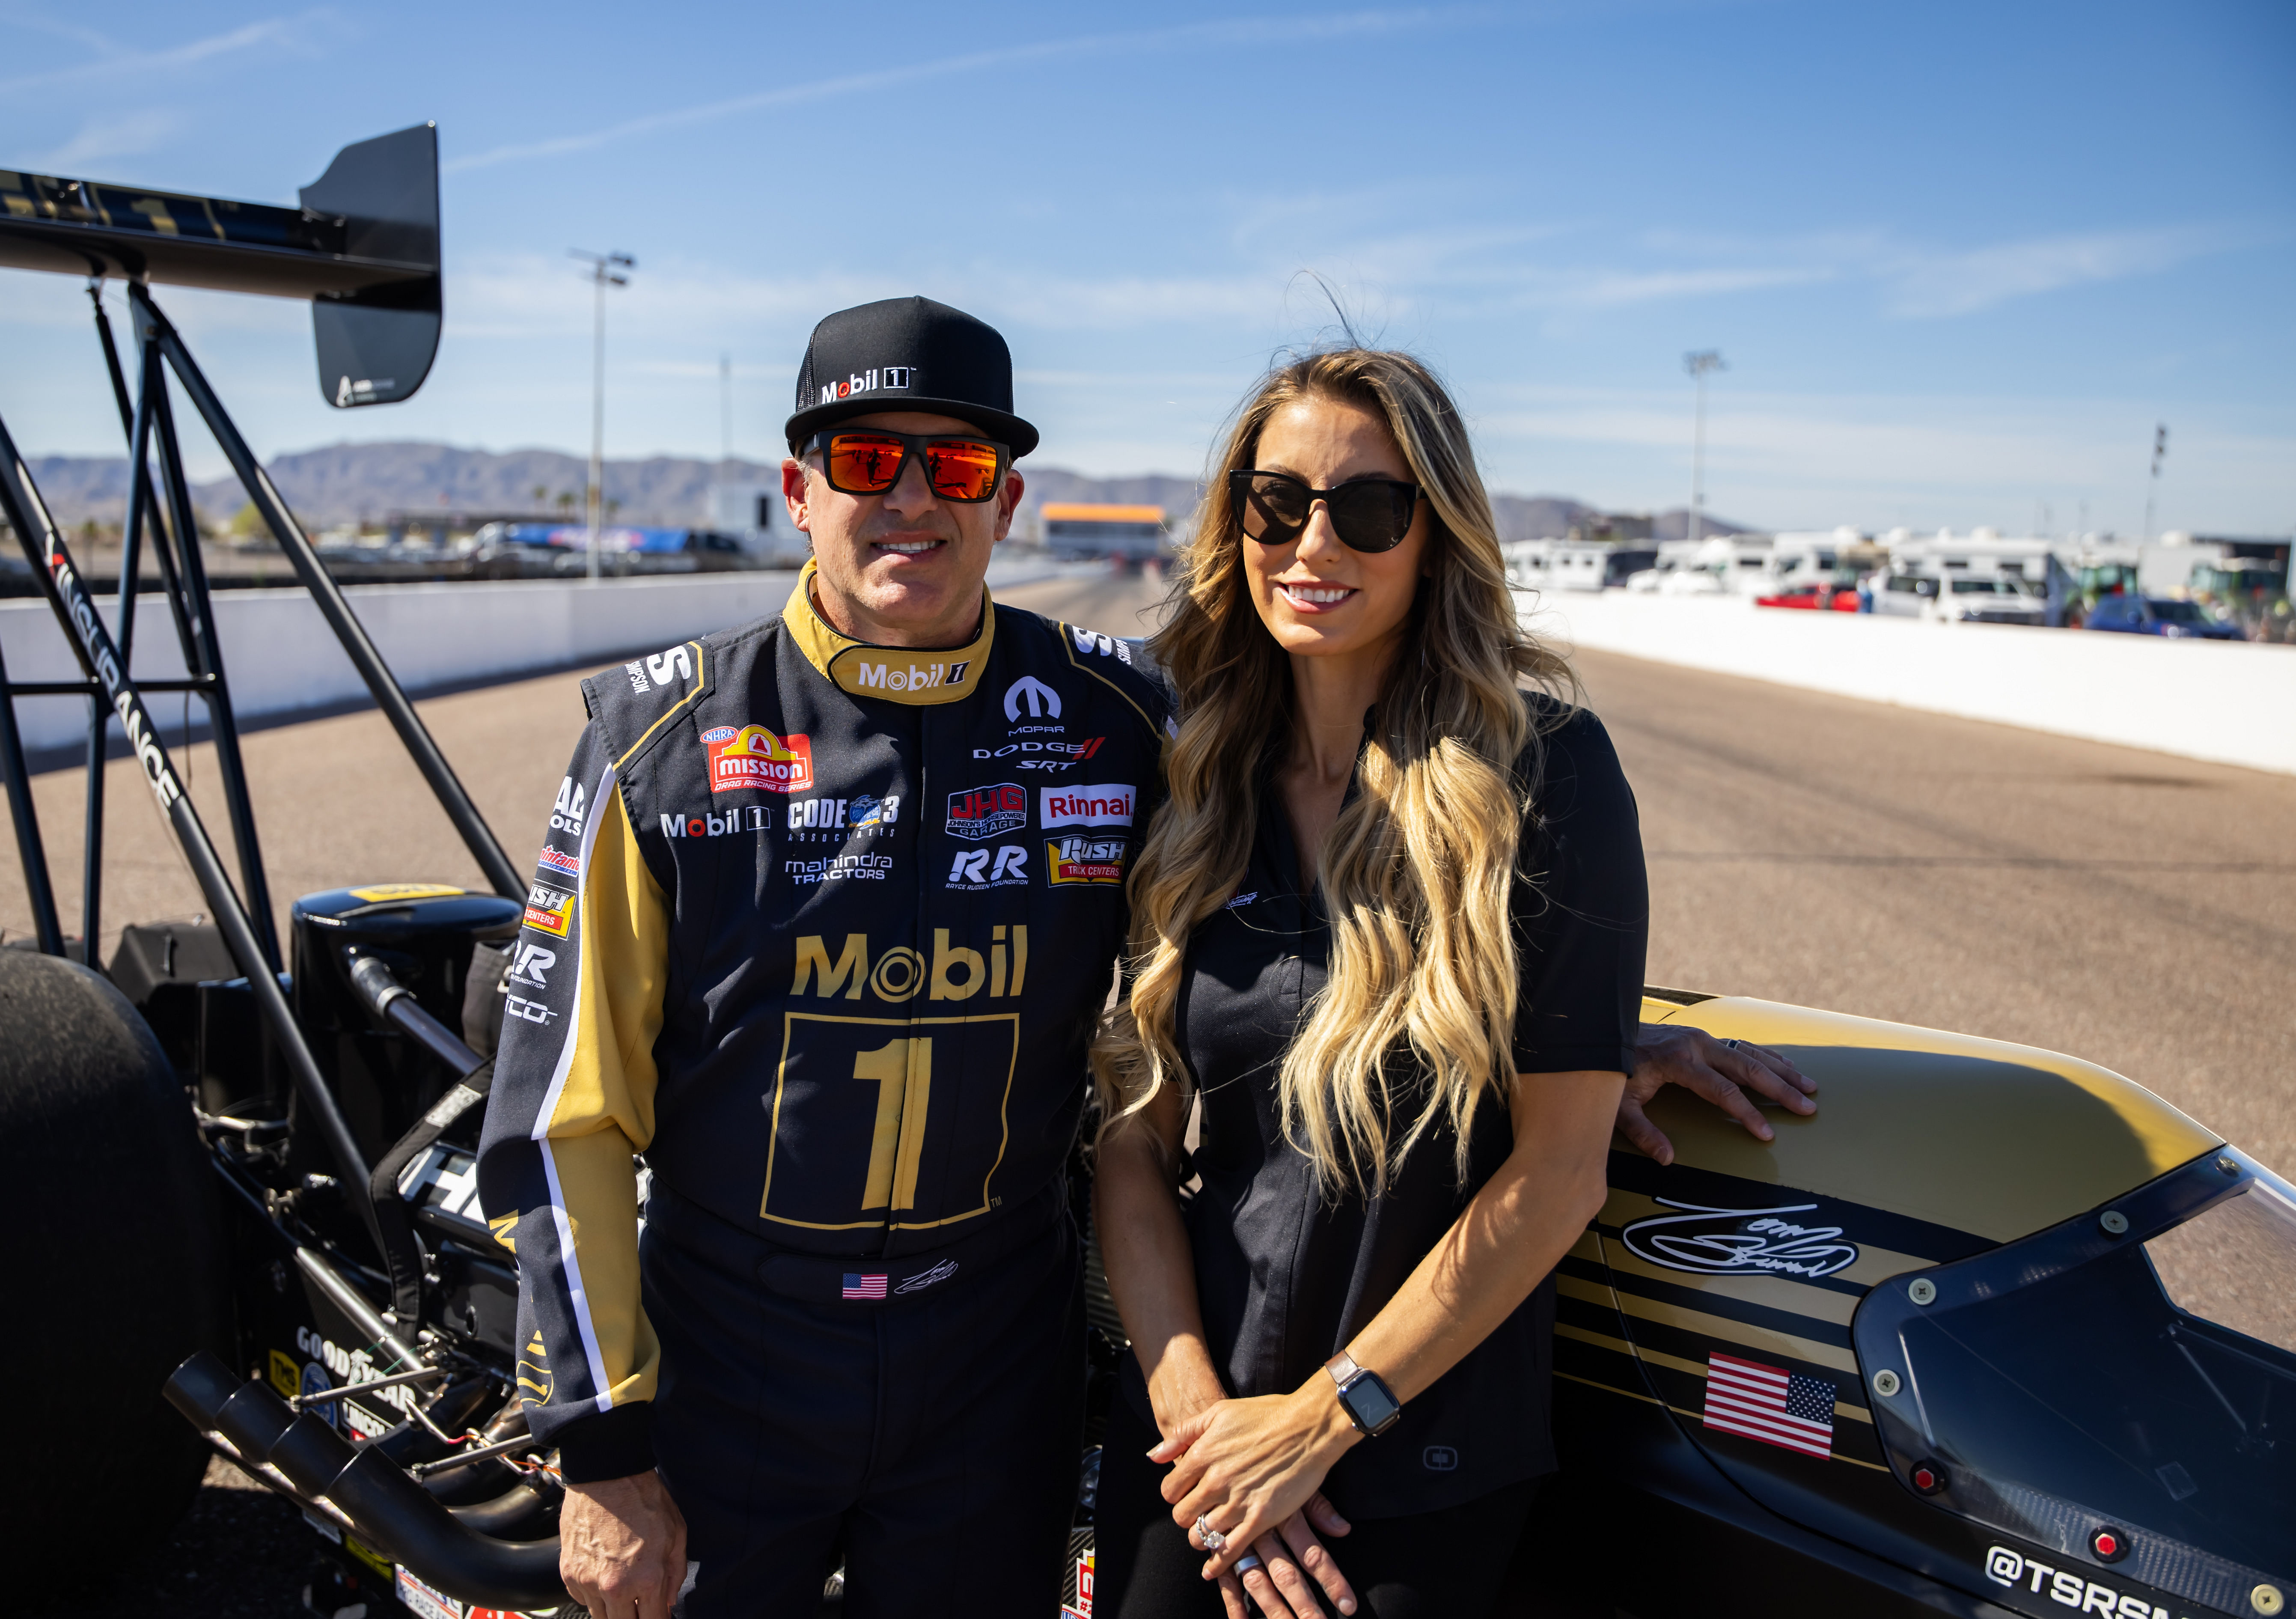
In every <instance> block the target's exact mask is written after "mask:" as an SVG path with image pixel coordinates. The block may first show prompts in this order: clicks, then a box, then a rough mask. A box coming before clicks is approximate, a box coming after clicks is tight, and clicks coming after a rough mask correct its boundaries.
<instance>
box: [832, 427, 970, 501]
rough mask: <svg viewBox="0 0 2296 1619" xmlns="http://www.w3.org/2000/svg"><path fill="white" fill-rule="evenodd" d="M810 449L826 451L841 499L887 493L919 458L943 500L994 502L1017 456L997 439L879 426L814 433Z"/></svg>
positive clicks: (833, 486)
mask: <svg viewBox="0 0 2296 1619" xmlns="http://www.w3.org/2000/svg"><path fill="white" fill-rule="evenodd" d="M807 448H808V449H817V450H819V451H820V452H821V464H822V470H823V471H824V473H826V474H827V475H828V478H829V487H830V488H831V489H835V490H836V491H837V492H838V493H840V495H882V494H884V493H885V492H886V491H887V490H889V489H891V488H892V487H893V486H894V485H895V484H897V483H898V482H899V481H901V473H902V472H903V470H904V469H905V468H906V467H907V465H908V464H909V457H910V456H916V457H918V458H919V459H920V460H921V461H922V462H923V463H924V469H925V481H926V482H927V483H929V484H931V486H932V492H933V493H934V494H935V495H938V496H939V497H940V498H941V499H943V500H962V501H968V502H972V503H974V504H978V503H979V502H980V501H983V500H988V499H991V498H993V497H995V496H996V486H997V484H998V483H999V482H1001V481H1003V479H1004V476H1005V465H1006V464H1008V463H1009V462H1010V461H1011V459H1012V456H1013V452H1012V451H1011V449H1009V448H1007V447H1005V445H1002V444H999V443H997V442H996V440H993V439H964V438H951V437H950V436H949V435H947V433H896V432H886V431H883V430H881V429H879V428H848V429H845V430H844V431H835V430H832V431H827V432H818V433H816V434H814V436H813V439H812V441H811V442H810V443H809V444H808V446H807Z"/></svg>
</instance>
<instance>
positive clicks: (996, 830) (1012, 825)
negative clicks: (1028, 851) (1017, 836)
mask: <svg viewBox="0 0 2296 1619" xmlns="http://www.w3.org/2000/svg"><path fill="white" fill-rule="evenodd" d="M1028 824H1029V793H1028V789H1027V788H1025V787H1023V786H1021V784H1020V783H1018V782H1011V781H1001V782H997V783H996V784H995V785H993V786H987V787H967V788H965V789H964V791H963V792H961V793H950V794H949V795H948V834H949V836H951V837H953V838H969V839H972V841H973V842H980V841H982V840H984V839H987V838H993V837H999V836H1002V835H1003V834H1005V833H1008V832H1018V831H1019V830H1020V829H1021V827H1023V826H1027V825H1028Z"/></svg>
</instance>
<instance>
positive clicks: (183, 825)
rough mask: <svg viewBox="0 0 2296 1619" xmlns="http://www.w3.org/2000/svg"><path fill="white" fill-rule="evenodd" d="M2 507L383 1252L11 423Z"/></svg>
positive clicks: (212, 854) (376, 1225) (331, 1112)
mask: <svg viewBox="0 0 2296 1619" xmlns="http://www.w3.org/2000/svg"><path fill="white" fill-rule="evenodd" d="M0 512H4V514H5V515H6V517H7V519H8V522H9V523H10V525H11V526H12V527H13V528H14V529H15V530H16V532H17V533H18V534H19V535H20V536H21V537H22V538H23V539H24V541H25V544H26V545H27V547H29V545H30V543H31V537H32V536H33V535H34V534H35V533H37V534H38V535H39V536H40V537H41V542H42V544H43V545H44V546H45V548H46V552H47V555H45V557H44V558H42V559H41V560H42V562H43V563H44V564H45V566H44V568H43V571H42V576H43V577H44V578H45V579H48V580H49V581H50V589H51V591H52V593H53V594H52V596H51V603H52V604H53V605H54V606H55V607H56V608H57V610H58V611H59V612H61V614H62V616H63V619H64V622H65V625H66V628H67V629H69V630H70V632H71V636H72V637H73V639H74V643H75V645H77V646H78V649H79V653H80V658H81V661H82V662H84V663H86V665H87V666H88V668H89V670H90V671H91V672H92V673H93V674H94V677H95V678H96V679H97V680H99V681H101V682H102V686H103V690H104V694H105V695H106V696H107V697H108V698H109V699H110V700H111V706H112V708H113V710H114V711H116V712H117V713H118V714H119V723H120V725H121V726H122V727H124V728H125V729H126V730H127V741H128V745H129V746H131V747H132V748H134V749H135V758H136V761H137V763H139V764H140V765H141V766H142V767H143V777H144V780H145V781H146V782H147V783H148V784H149V785H150V786H151V788H152V796H153V797H154V798H156V799H157V800H159V803H160V814H161V815H162V816H164V817H166V818H167V820H168V825H169V826H171V827H173V828H174V830H175V834H176V842H177V843H178V844H179V845H181V846H182V848H183V851H184V862H185V863H186V864H187V865H189V866H190V867H191V868H192V875H193V878H194V879H196V880H197V881H198V883H199V885H200V892H201V894H202V895H204V896H205V897H206V900H207V902H208V908H209V912H210V914H212V915H213V916H214V917H215V919H216V924H217V927H219V928H220V929H221V930H222V933H223V938H224V943H225V946H226V947H228V948H229V949H230V951H231V958H232V959H233V960H234V962H236V963H238V964H239V969H240V971H241V972H242V973H244V974H247V982H248V988H249V989H250V990H251V991H252V992H253V993H254V996H255V1004H256V1007H257V1008H258V1010H259V1011H260V1012H261V1013H262V1015H263V1021H264V1023H266V1025H268V1026H269V1028H270V1031H271V1034H272V1037H273V1038H274V1039H275V1040H277V1041H278V1042H279V1049H280V1053H281V1055H282V1056H283V1057H284V1058H285V1059H286V1062H287V1067H288V1072H290V1073H291V1074H292V1075H293V1076H294V1079H295V1086H296V1089H298V1090H299V1091H300V1092H301V1093H302V1096H303V1100H304V1103H305V1105H307V1106H308V1107H309V1108H310V1110H311V1113H312V1115H313V1117H315V1118H316V1120H317V1121H318V1124H319V1131H320V1133H321V1134H322V1135H323V1136H324V1137H325V1138H326V1141H327V1146H328V1147H329V1148H330V1149H331V1150H332V1153H333V1155H334V1159H335V1163H336V1166H337V1168H338V1169H340V1171H341V1172H342V1176H343V1179H344V1182H345V1188H346V1190H347V1191H348V1193H349V1195H350V1197H351V1199H352V1201H353V1202H354V1203H355V1204H357V1207H358V1211H359V1213H360V1215H361V1216H362V1217H363V1219H364V1220H365V1226H366V1229H367V1235H368V1237H370V1239H372V1240H373V1243H374V1247H375V1252H376V1253H385V1252H387V1250H386V1249H385V1248H384V1247H383V1238H382V1229H381V1222H380V1221H379V1220H377V1219H376V1218H375V1212H374V1204H373V1200H372V1199H371V1198H369V1197H368V1196H366V1195H365V1194H366V1187H367V1182H368V1179H369V1171H368V1169H367V1165H366V1159H365V1156H364V1155H362V1154H361V1153H360V1152H359V1148H358V1142H357V1139H356V1138H354V1137H353V1136H352V1135H351V1130H350V1125H349V1124H348V1122H346V1121H345V1120H344V1118H343V1114H342V1109H341V1108H340V1107H338V1106H337V1105H335V1098H334V1095H333V1093H332V1091H330V1090H329V1089H327V1082H326V1081H325V1079H324V1077H322V1076H321V1074H320V1072H319V1066H318V1064H317V1063H316V1062H315V1061H313V1060H312V1056H311V1048H310V1047H309V1045H308V1044H307V1043H306V1042H305V1040H304V1039H303V1031H302V1030H301V1029H300V1028H299V1027H297V1025H296V1023H295V1015H294V1013H293V1012H292V1011H291V1009H290V1008H289V1007H288V1005H287V997H286V995H285V994H284V993H283V991H282V990H281V989H280V987H279V979H278V976H277V975H276V974H274V973H273V972H272V971H271V969H270V966H269V964H268V963H267V962H266V961H265V960H264V957H263V949H262V946H261V945H260V944H259V943H258V941H257V939H256V934H255V929H254V926H253V925H252V924H251V923H250V921H249V920H248V916H247V909H246V908H245V907H244V906H242V904H241V903H240V900H239V895H238V893H237V892H234V890H233V888H232V885H231V878H230V877H229V875H226V874H225V871H224V868H223V861H222V859H220V858H219V857H218V856H217V853H216V849H215V844H214V843H213V842H210V841H209V837H208V832H207V827H206V826H203V825H201V821H200V812H199V811H198V810H197V809H194V808H193V804H192V801H191V797H190V795H189V794H187V793H184V787H183V783H182V782H181V781H180V780H179V779H178V778H177V777H176V768H175V766H174V765H173V764H172V763H170V762H169V760H168V750H167V746H166V744H163V743H162V742H161V741H160V730H159V727H157V726H155V725H154V724H152V713H151V711H150V710H149V709H147V708H146V707H144V705H143V694H142V693H141V692H139V691H137V690H136V689H135V682H134V681H133V680H131V679H129V678H128V676H127V668H126V666H125V665H124V664H123V663H122V662H121V661H120V657H119V648H118V647H116V646H114V645H112V640H111V632H110V631H108V630H106V629H104V627H103V620H102V619H101V618H100V617H98V616H97V614H96V611H95V602H94V598H93V597H91V596H89V595H88V591H87V587H86V584H84V583H83V582H82V581H81V579H80V576H79V570H78V568H76V567H74V566H73V565H72V560H71V554H70V551H69V550H68V549H67V548H66V547H65V545H64V537H63V535H62V534H61V532H60V531H59V530H57V528H56V525H55V520H54V519H53V518H52V517H50V516H49V514H48V508H47V506H46V505H45V503H44V502H42V500H41V499H40V495H39V490H38V489H36V488H34V487H33V484H32V477H31V473H30V470H29V468H28V467H26V466H25V464H24V462H23V458H22V457H21V456H20V455H18V454H17V451H16V443H15V440H13V439H12V438H11V437H10V436H9V434H8V430H7V427H6V425H5V423H0Z"/></svg>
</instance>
